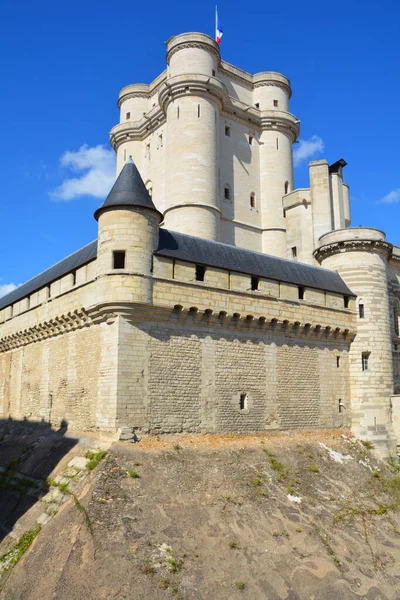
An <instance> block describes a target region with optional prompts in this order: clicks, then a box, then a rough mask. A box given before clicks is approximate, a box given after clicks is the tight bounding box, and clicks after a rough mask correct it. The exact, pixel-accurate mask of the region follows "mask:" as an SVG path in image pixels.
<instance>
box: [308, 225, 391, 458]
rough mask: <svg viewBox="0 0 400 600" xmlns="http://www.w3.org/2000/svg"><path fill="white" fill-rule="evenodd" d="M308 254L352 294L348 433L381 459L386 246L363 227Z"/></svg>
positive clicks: (387, 344) (386, 378)
mask: <svg viewBox="0 0 400 600" xmlns="http://www.w3.org/2000/svg"><path fill="white" fill-rule="evenodd" d="M319 243H320V246H319V248H317V250H315V252H314V255H315V257H316V259H317V260H318V261H319V262H320V263H321V266H323V267H325V268H328V269H333V270H335V271H338V272H339V273H340V275H341V276H342V277H343V279H344V281H345V282H346V284H347V285H348V286H349V288H350V289H351V290H352V291H353V292H354V293H355V294H357V296H358V298H357V303H356V310H357V335H356V338H355V340H354V341H353V343H352V344H351V349H350V354H349V359H350V360H349V365H350V367H349V368H350V388H351V413H352V428H353V431H354V433H355V434H356V435H357V437H360V438H362V439H369V440H371V441H372V442H373V443H374V445H375V446H376V447H377V448H378V449H379V450H380V451H381V453H383V454H387V453H388V451H389V450H390V447H391V445H392V442H393V437H392V436H393V433H392V427H391V414H390V396H391V394H392V393H393V364H392V348H391V328H390V312H389V296H388V280H387V262H388V257H389V256H390V254H391V252H392V246H391V244H389V243H388V242H386V241H385V234H384V233H383V231H380V230H378V229H369V228H364V227H358V228H351V229H341V230H337V231H333V232H330V233H326V234H325V235H323V236H321V237H320V239H319Z"/></svg>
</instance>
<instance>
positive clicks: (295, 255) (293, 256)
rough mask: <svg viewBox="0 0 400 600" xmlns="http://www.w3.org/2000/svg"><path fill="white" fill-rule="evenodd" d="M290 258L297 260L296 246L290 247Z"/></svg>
mask: <svg viewBox="0 0 400 600" xmlns="http://www.w3.org/2000/svg"><path fill="white" fill-rule="evenodd" d="M292 258H297V246H292Z"/></svg>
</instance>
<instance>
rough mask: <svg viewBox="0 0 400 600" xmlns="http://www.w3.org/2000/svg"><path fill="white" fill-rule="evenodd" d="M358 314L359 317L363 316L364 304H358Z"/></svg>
mask: <svg viewBox="0 0 400 600" xmlns="http://www.w3.org/2000/svg"><path fill="white" fill-rule="evenodd" d="M358 316H359V317H360V319H363V318H364V304H359V305H358Z"/></svg>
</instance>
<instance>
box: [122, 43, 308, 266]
mask: <svg viewBox="0 0 400 600" xmlns="http://www.w3.org/2000/svg"><path fill="white" fill-rule="evenodd" d="M166 58H167V69H166V71H164V73H162V74H161V75H160V76H159V77H157V79H155V80H154V81H153V82H152V83H151V84H149V85H147V84H134V85H129V86H127V87H125V88H123V89H122V90H121V92H120V97H119V107H120V111H121V112H120V124H119V125H117V126H115V127H114V128H113V129H112V131H111V144H112V146H113V148H114V149H115V150H116V152H117V171H118V172H120V170H121V169H122V167H123V165H124V164H125V161H126V160H127V158H128V156H129V155H132V157H133V160H134V162H135V164H136V165H137V167H138V169H139V171H140V173H141V175H142V177H143V180H144V182H145V184H146V187H147V189H148V190H149V191H150V193H151V194H152V199H153V201H154V203H155V205H156V207H157V208H158V210H160V211H161V212H162V213H163V215H164V222H165V226H166V227H167V228H169V229H171V230H173V231H179V232H182V233H186V234H189V235H195V236H198V237H203V238H206V239H210V240H214V241H222V242H225V243H231V244H233V245H236V246H241V247H245V248H249V249H252V250H258V251H263V252H265V253H269V254H274V255H277V256H281V257H284V258H286V257H287V240H286V228H287V227H286V225H287V224H286V219H285V212H284V206H283V196H284V195H285V194H287V193H290V192H291V191H292V190H293V186H294V181H293V158H292V144H293V142H294V141H295V140H296V139H297V136H298V134H299V121H298V119H297V118H296V117H294V116H293V115H292V114H291V113H290V112H289V99H290V96H291V88H290V82H289V80H288V79H287V78H286V77H285V76H284V75H281V74H279V73H275V72H263V73H258V74H256V75H251V74H250V73H247V72H245V71H242V70H241V69H238V68H237V67H234V66H233V65H230V64H229V63H226V62H224V61H222V60H221V56H220V50H219V46H218V45H217V43H216V42H215V41H214V40H213V39H212V38H211V37H209V36H207V35H205V34H202V33H185V34H181V35H177V36H174V37H171V38H170V39H169V40H168V41H167V57H166Z"/></svg>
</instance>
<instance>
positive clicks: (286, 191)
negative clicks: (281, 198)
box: [285, 181, 289, 194]
mask: <svg viewBox="0 0 400 600" xmlns="http://www.w3.org/2000/svg"><path fill="white" fill-rule="evenodd" d="M288 192H289V182H288V181H285V194H287V193H288Z"/></svg>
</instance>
